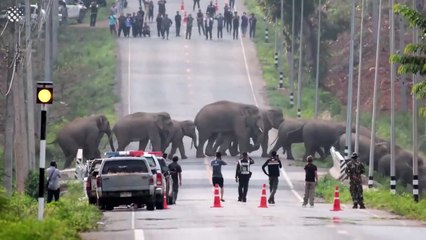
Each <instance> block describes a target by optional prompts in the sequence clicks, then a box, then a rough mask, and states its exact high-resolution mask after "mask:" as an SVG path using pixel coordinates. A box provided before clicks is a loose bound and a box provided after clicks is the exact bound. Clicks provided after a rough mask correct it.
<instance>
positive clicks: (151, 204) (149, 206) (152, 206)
mask: <svg viewBox="0 0 426 240" xmlns="http://www.w3.org/2000/svg"><path fill="white" fill-rule="evenodd" d="M154 209H155V203H154V202H148V203H147V204H146V210H148V211H154Z"/></svg>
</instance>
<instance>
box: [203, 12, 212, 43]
mask: <svg viewBox="0 0 426 240" xmlns="http://www.w3.org/2000/svg"><path fill="white" fill-rule="evenodd" d="M204 28H205V29H206V40H207V39H209V37H210V40H212V32H213V18H211V17H206V19H205V20H204Z"/></svg>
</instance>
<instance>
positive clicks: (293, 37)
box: [290, 0, 295, 108]
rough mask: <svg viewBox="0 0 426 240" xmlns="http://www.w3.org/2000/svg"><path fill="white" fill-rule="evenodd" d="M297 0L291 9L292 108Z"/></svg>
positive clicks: (291, 103) (292, 103)
mask: <svg viewBox="0 0 426 240" xmlns="http://www.w3.org/2000/svg"><path fill="white" fill-rule="evenodd" d="M294 1H295V0H293V2H292V10H291V56H290V108H293V106H294V41H295V36H294V35H295V34H294V21H295V6H294V5H295V2H294Z"/></svg>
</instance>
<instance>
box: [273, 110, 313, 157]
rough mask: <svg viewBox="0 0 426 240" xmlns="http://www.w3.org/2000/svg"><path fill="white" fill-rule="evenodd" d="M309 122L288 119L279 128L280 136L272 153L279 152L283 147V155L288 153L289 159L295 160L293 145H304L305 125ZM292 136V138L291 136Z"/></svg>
mask: <svg viewBox="0 0 426 240" xmlns="http://www.w3.org/2000/svg"><path fill="white" fill-rule="evenodd" d="M307 121H309V120H306V119H289V118H287V119H286V120H285V121H284V122H282V123H281V124H280V126H279V127H278V135H277V139H276V143H275V145H274V147H273V148H272V149H271V151H270V152H272V151H275V152H276V151H277V150H278V149H280V148H281V147H282V148H283V153H287V159H290V160H294V157H293V153H292V151H291V145H292V144H293V143H303V125H304V124H305V123H306V122H307ZM289 133H292V134H291V137H290V136H289Z"/></svg>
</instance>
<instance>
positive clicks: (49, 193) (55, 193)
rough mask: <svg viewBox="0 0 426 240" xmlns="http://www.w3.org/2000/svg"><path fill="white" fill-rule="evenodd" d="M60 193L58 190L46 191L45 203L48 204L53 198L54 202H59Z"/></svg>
mask: <svg viewBox="0 0 426 240" xmlns="http://www.w3.org/2000/svg"><path fill="white" fill-rule="evenodd" d="M60 193H61V190H60V189H59V188H58V190H50V189H47V203H50V202H51V201H52V199H53V198H55V201H59V195H60Z"/></svg>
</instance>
